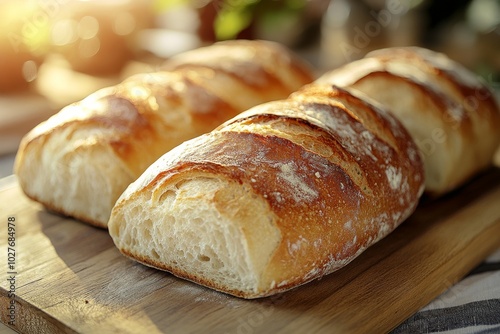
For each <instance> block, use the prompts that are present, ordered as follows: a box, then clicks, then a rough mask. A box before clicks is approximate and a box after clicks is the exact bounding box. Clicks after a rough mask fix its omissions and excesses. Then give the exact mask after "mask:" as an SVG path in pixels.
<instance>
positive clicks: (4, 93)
mask: <svg viewBox="0 0 500 334" xmlns="http://www.w3.org/2000/svg"><path fill="white" fill-rule="evenodd" d="M237 38H244V39H266V40H273V41H277V42H280V43H282V44H284V45H286V46H288V47H289V48H291V49H293V50H294V51H295V52H297V53H298V54H299V55H300V56H302V57H303V58H305V59H306V60H307V61H309V62H310V63H311V64H312V65H313V66H314V67H315V68H317V70H318V74H320V73H322V72H324V71H326V70H329V69H332V68H334V67H336V66H339V65H342V64H344V63H346V62H349V61H352V60H355V59H358V58H361V57H363V56H364V55H365V54H366V53H367V52H369V51H371V50H373V49H378V48H382V47H389V46H406V45H420V46H425V47H428V48H431V49H434V50H437V51H441V52H444V53H446V54H447V55H449V56H450V57H451V58H453V59H455V60H457V61H459V62H461V63H462V64H464V65H465V66H467V67H468V68H470V69H471V70H473V71H474V72H476V73H477V74H478V75H480V76H481V77H483V79H484V80H485V81H486V82H488V84H489V85H490V86H491V87H492V88H494V89H495V90H497V91H498V90H499V89H500V84H499V81H500V0H457V1H451V0H433V1H432V0H212V1H210V0H100V1H98V0H87V1H84V0H0V162H1V164H0V176H4V175H8V174H10V173H11V171H12V161H13V159H14V155H15V152H16V150H17V146H18V144H19V141H20V139H21V137H22V136H23V135H24V134H25V133H26V132H27V131H29V130H30V129H31V128H32V127H34V126H35V125H36V124H38V123H39V122H41V121H42V120H44V119H46V118H48V117H49V116H50V115H52V114H54V113H55V112H57V111H58V110H59V109H61V108H62V107H64V106H65V105H67V104H69V103H72V102H75V101H78V100H80V99H82V98H84V97H85V96H87V95H89V94H90V93H92V92H93V91H95V90H97V89H99V88H102V87H105V86H109V85H113V84H116V83H118V82H120V81H122V80H123V79H124V78H126V77H128V76H130V75H132V74H135V73H138V72H148V71H155V70H156V69H157V68H158V67H159V66H160V64H161V63H162V62H163V61H165V60H166V59H168V58H169V57H171V56H172V55H174V54H177V53H179V52H182V51H186V50H189V49H193V48H196V47H200V46H203V45H208V44H211V43H213V42H216V41H219V40H227V39H237Z"/></svg>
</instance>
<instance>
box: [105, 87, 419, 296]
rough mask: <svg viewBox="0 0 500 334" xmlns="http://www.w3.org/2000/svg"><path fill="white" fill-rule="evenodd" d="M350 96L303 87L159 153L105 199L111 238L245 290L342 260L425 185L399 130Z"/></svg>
mask: <svg viewBox="0 0 500 334" xmlns="http://www.w3.org/2000/svg"><path fill="white" fill-rule="evenodd" d="M356 94H359V93H356ZM356 94H353V93H350V92H348V91H347V90H343V89H338V88H335V87H326V86H325V87H323V86H314V85H311V86H309V87H306V88H304V89H302V90H300V91H299V92H297V93H295V94H293V95H292V96H291V97H290V98H289V99H287V100H282V101H275V102H270V103H266V104H263V105H260V106H257V107H254V108H252V109H250V110H249V111H246V112H244V113H242V114H240V115H238V116H236V117H235V118H233V119H232V120H230V121H228V122H226V123H225V124H223V125H221V126H220V127H218V128H217V129H216V130H214V131H212V132H210V133H209V134H205V135H203V136H200V137H197V138H195V139H192V140H190V141H188V142H185V143H183V144H181V145H180V146H178V147H176V148H175V149H173V150H172V151H170V152H168V153H167V154H165V155H163V156H162V157H161V158H160V159H159V160H157V161H156V162H155V163H154V164H152V165H151V166H150V167H149V168H148V169H147V170H146V171H145V172H144V174H142V175H141V176H140V177H139V179H138V180H136V181H135V182H134V183H132V184H131V185H130V186H129V187H128V188H127V190H126V191H125V192H124V193H123V194H122V196H121V197H120V199H119V200H118V201H117V203H116V205H115V207H114V208H113V211H112V214H111V218H110V221H109V225H108V227H109V233H110V235H111V236H112V238H113V241H114V242H115V244H116V246H117V247H118V248H119V249H120V251H121V252H123V253H124V254H125V255H127V256H129V257H131V258H133V259H135V260H137V261H139V262H142V263H144V264H146V265H148V266H152V267H156V268H159V269H163V270H167V271H169V272H171V273H173V274H174V275H177V276H179V277H182V278H185V279H188V280H192V281H194V282H196V283H199V284H202V285H206V286H208V287H211V288H213V289H216V290H220V291H223V292H226V293H229V294H232V295H235V296H239V297H244V298H257V297H263V296H268V295H272V294H274V293H277V292H280V291H284V290H287V289H291V288H294V287H296V286H298V285H300V284H304V283H306V282H308V281H311V280H313V279H316V278H318V277H321V276H323V275H326V274H328V273H330V272H332V271H334V270H336V269H339V268H341V267H343V266H344V265H346V264H347V263H349V262H350V261H351V260H353V259H354V258H355V257H356V256H357V255H359V254H360V253H361V252H362V251H363V250H364V249H366V248H367V247H369V246H370V245H372V244H373V243H375V242H377V241H378V240H380V239H381V238H383V237H384V236H386V235H387V234H388V233H390V232H391V231H392V230H394V229H395V228H396V227H397V226H398V225H399V224H400V223H401V222H402V221H403V220H404V219H405V218H406V217H408V216H409V215H410V214H411V213H412V211H413V210H414V209H415V207H416V205H417V202H418V199H419V196H420V195H421V193H422V192H423V185H424V172H423V165H422V162H421V159H420V156H419V154H418V151H417V148H416V146H415V144H414V142H413V141H412V139H411V137H410V136H409V134H408V133H407V131H406V130H405V129H404V127H403V126H402V125H401V123H400V122H398V121H397V120H396V119H395V118H394V117H393V116H391V115H390V114H389V113H387V112H386V111H384V109H383V107H382V106H380V105H378V104H376V102H374V101H372V102H370V100H369V99H368V98H366V97H363V98H361V97H359V96H357V95H356Z"/></svg>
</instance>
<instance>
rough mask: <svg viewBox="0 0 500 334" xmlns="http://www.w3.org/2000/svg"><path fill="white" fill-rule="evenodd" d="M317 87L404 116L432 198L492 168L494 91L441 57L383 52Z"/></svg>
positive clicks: (496, 136)
mask: <svg viewBox="0 0 500 334" xmlns="http://www.w3.org/2000/svg"><path fill="white" fill-rule="evenodd" d="M315 84H325V85H327V86H328V85H332V84H334V85H339V86H343V87H352V88H355V89H357V90H359V91H361V92H363V93H365V94H367V95H368V96H370V97H371V98H373V99H375V100H377V101H378V102H380V103H382V104H383V105H384V106H386V107H387V108H388V109H389V110H390V111H391V112H392V113H393V114H394V115H395V116H396V117H398V118H399V120H400V121H401V122H402V123H403V124H404V126H405V127H406V128H407V130H408V131H409V132H410V134H411V135H412V137H413V139H414V140H415V142H416V144H417V146H418V147H419V150H420V152H421V154H422V157H423V159H424V165H425V174H426V192H428V193H429V194H433V195H440V194H444V193H447V192H449V191H451V190H453V189H455V188H456V187H458V186H460V185H461V184H463V183H464V182H465V181H467V180H468V179H470V178H471V177H472V176H474V175H476V174H477V173H478V172H479V171H481V170H483V169H485V168H486V167H488V166H490V165H491V164H492V159H493V156H494V153H495V150H496V149H497V147H498V146H499V144H500V110H499V107H498V103H497V101H496V100H495V96H494V94H493V92H492V91H491V90H490V89H489V88H488V86H487V85H486V84H484V83H483V82H482V81H481V80H480V79H479V78H478V77H477V76H476V75H474V74H473V73H472V72H471V71H469V70H468V69H466V68H465V67H464V66H462V65H460V64H458V63H457V62H454V61H452V60H451V59H449V58H448V57H447V56H445V55H444V54H441V53H437V52H434V51H431V50H427V49H423V48H417V47H407V48H389V49H382V50H378V51H374V52H372V53H369V54H368V55H367V56H366V57H365V58H364V59H361V60H358V61H354V62H352V63H349V64H347V65H345V66H343V67H341V68H339V69H337V70H334V71H331V72H328V73H326V74H324V75H323V76H322V77H320V78H319V79H318V81H317V82H316V83H315Z"/></svg>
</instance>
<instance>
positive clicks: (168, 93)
mask: <svg viewBox="0 0 500 334" xmlns="http://www.w3.org/2000/svg"><path fill="white" fill-rule="evenodd" d="M312 80H313V76H312V74H311V71H310V69H309V67H308V66H307V65H305V64H304V63H303V62H302V61H301V60H299V59H297V58H296V57H295V56H294V55H292V54H291V52H290V51H288V50H286V49H285V48H283V47H281V46H279V45H278V44H275V43H272V42H264V41H242V40H240V41H232V42H221V43H217V44H214V45H212V46H208V47H204V48H200V49H197V50H194V51H189V52H186V53H184V54H181V55H179V56H176V57H174V58H172V59H171V60H170V61H168V62H167V63H166V64H165V68H164V69H163V70H161V71H158V72H155V73H146V74H141V75H136V76H133V77H131V78H129V79H127V80H125V81H124V82H122V83H120V84H119V85H117V86H115V87H109V88H105V89H102V90H100V91H98V92H96V93H94V94H92V95H90V96H89V97H87V98H85V99H84V100H82V101H80V102H77V103H74V104H72V105H70V106H68V107H66V108H64V109H63V110H61V111H60V112H59V113H58V114H56V115H55V116H53V117H52V118H50V119H49V120H47V121H46V122H44V123H42V124H40V125H39V126H37V127H36V128H35V129H33V130H32V131H31V132H30V133H28V134H27V135H26V136H25V138H24V139H23V141H22V143H21V145H20V148H19V151H18V155H17V157H16V162H15V173H16V174H17V177H18V179H19V183H20V185H21V187H22V189H23V190H24V192H25V193H26V194H27V195H28V196H29V197H31V198H32V199H34V200H36V201H39V202H40V203H42V204H44V205H45V206H46V207H48V208H50V209H52V210H54V211H56V212H59V213H62V214H65V215H68V216H72V217H75V218H78V219H80V220H82V221H85V222H87V223H90V224H93V225H96V226H99V227H106V225H107V221H108V219H109V215H110V213H111V208H112V207H113V205H114V203H115V201H116V199H117V198H118V197H119V196H120V194H121V193H122V192H123V191H124V190H125V188H126V187H127V186H128V185H129V184H130V183H131V182H132V181H134V180H135V179H136V178H137V177H138V176H139V175H140V174H141V173H142V172H143V171H144V170H145V169H146V168H147V167H148V166H149V165H150V164H151V163H152V162H153V161H155V160H156V159H157V158H158V157H160V156H161V155H162V154H163V153H165V152H167V151H168V150H170V149H171V148H173V147H175V146H177V145H178V144H180V143H181V142H183V141H185V140H187V139H191V138H193V137H195V136H198V135H200V134H202V133H206V132H209V131H210V130H213V129H214V128H215V127H216V126H218V125H220V124H221V123H222V122H224V121H226V120H228V119H230V118H231V117H233V116H235V115H237V114H238V113H240V112H242V111H244V110H246V109H248V108H250V107H252V106H254V105H257V104H260V103H263V102H266V101H271V100H276V99H281V98H286V97H287V96H288V95H289V94H290V93H291V92H292V91H294V90H296V89H298V88H299V87H301V86H302V85H304V84H306V83H309V82H311V81H312Z"/></svg>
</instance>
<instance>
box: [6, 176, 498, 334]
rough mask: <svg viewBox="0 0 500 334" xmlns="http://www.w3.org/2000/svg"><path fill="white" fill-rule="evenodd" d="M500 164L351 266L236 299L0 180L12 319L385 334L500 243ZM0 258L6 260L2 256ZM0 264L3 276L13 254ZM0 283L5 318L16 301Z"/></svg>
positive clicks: (108, 326)
mask: <svg viewBox="0 0 500 334" xmlns="http://www.w3.org/2000/svg"><path fill="white" fill-rule="evenodd" d="M499 203H500V169H492V170H489V171H487V172H485V173H483V174H482V175H480V176H478V177H477V178H476V179H474V180H473V181H472V182H470V183H469V184H467V185H466V186H465V187H463V188H461V189H459V190H458V191H456V192H454V193H452V194H450V195H448V196H446V197H444V198H441V199H439V200H429V199H424V200H423V201H422V202H421V204H420V205H419V207H418V209H417V211H416V212H415V213H414V214H413V215H412V216H411V217H410V219H408V220H407V221H406V222H405V223H404V224H403V225H401V226H400V227H399V228H398V229H397V230H396V231H395V232H393V233H392V234H391V235H390V236H388V237H387V238H385V239H383V240H382V241H380V242H379V243H377V244H376V245H374V246H373V247H371V248H370V249H368V250H367V251H366V252H365V253H363V254H362V255H361V256H360V257H358V258H357V259H356V260H354V261H353V262H352V263H351V264H349V265H348V266H346V267H345V268H344V269H342V270H340V271H338V272H335V273H333V274H330V275H328V276H326V277H324V278H322V279H321V280H318V281H314V282H312V283H309V284H306V285H304V286H302V287H299V288H296V289H295V290H292V291H289V292H286V293H283V294H280V295H276V296H273V297H268V298H264V299H259V300H242V299H238V298H235V297H230V296H227V295H224V294H221V293H218V292H215V291H212V290H209V289H207V288H203V287H200V286H197V285H195V284H193V283H191V282H187V281H184V280H180V279H178V278H175V277H173V276H172V275H170V274H168V273H164V272H160V271H157V270H154V269H151V268H148V267H145V266H143V265H140V264H137V263H134V262H132V261H130V260H128V259H126V258H125V257H123V256H122V255H121V254H120V253H119V251H118V250H117V249H116V248H115V247H114V245H113V243H112V241H111V238H110V237H109V236H108V234H107V231H105V230H100V229H96V228H93V227H90V226H87V225H85V224H83V223H80V222H77V221H74V220H72V219H68V218H65V217H61V216H58V215H55V214H52V213H50V212H48V211H46V210H45V209H44V208H43V207H42V206H40V205H39V204H37V203H35V202H33V201H31V200H29V199H28V198H26V197H25V196H24V195H23V194H22V192H21V190H20V189H19V186H18V184H17V181H16V179H15V178H14V177H9V178H6V179H3V180H0V205H1V217H0V219H2V222H1V224H2V225H1V226H2V228H1V229H0V233H1V235H0V250H1V252H2V253H3V254H6V253H7V248H8V245H7V242H8V241H7V240H8V239H7V237H8V235H7V221H8V217H14V218H15V250H16V258H15V271H16V275H15V295H16V296H15V299H14V303H15V324H14V325H13V326H12V325H10V326H9V327H11V328H13V329H15V330H16V331H20V332H23V333H54V332H64V333H73V332H78V333H148V334H152V333H162V332H163V333H247V334H248V333H305V332H308V333H313V332H315V333H332V332H335V333H355V332H359V333H367V332H388V331H390V330H391V329H392V328H394V327H395V326H397V325H398V324H400V323H401V322H402V321H404V320H405V319H406V318H408V317H409V316H410V315H412V314H413V313H415V312H416V311H418V310H419V309H420V308H422V307H423V306H425V305H426V304H427V303H429V302H430V301H431V300H433V299H434V298H435V297H437V296H438V295H439V294H440V293H441V292H443V291H445V290H446V289H447V288H449V287H450V286H451V285H452V284H454V283H455V282H456V281H457V280H459V279H460V278H461V277H463V276H464V275H465V274H466V273H467V272H468V271H470V270H471V269H473V268H474V267H475V266H476V265H477V264H479V262H481V261H482V260H483V259H484V258H485V257H486V256H488V255H489V254H490V253H491V252H493V251H494V250H495V249H497V248H498V247H500V205H499ZM2 262H3V263H2ZM2 262H0V267H1V268H2V272H3V273H4V276H3V277H6V276H7V272H8V271H9V269H8V266H7V257H6V256H5V255H3V256H2ZM9 289H10V285H9V282H8V281H7V280H6V279H2V280H1V283H0V317H1V321H2V322H4V323H5V324H8V321H9V310H8V306H9V305H10V302H11V298H9V296H8V294H9Z"/></svg>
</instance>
